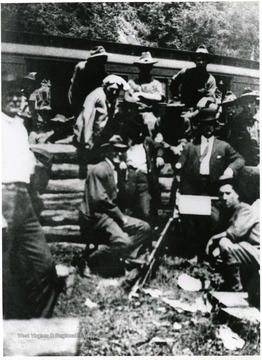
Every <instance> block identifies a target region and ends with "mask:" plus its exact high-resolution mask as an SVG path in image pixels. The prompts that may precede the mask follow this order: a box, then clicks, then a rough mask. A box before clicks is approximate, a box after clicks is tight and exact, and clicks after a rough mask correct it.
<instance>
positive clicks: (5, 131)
mask: <svg viewBox="0 0 262 360" xmlns="http://www.w3.org/2000/svg"><path fill="white" fill-rule="evenodd" d="M2 96H3V101H2V104H3V113H2V165H3V167H2V169H3V176H2V214H3V217H4V219H5V223H6V225H7V229H6V231H5V232H4V236H3V316H4V319H30V318H38V317H51V316H52V312H53V309H54V306H55V303H56V300H57V296H58V293H59V291H60V288H59V285H58V280H57V275H56V270H55V265H54V260H53V258H52V255H51V253H50V250H49V247H48V245H47V243H46V240H45V236H44V233H43V230H42V228H41V225H40V224H39V221H38V219H37V217H36V214H35V212H34V209H33V206H32V202H31V198H30V195H29V192H28V186H29V183H30V177H31V175H32V174H33V172H34V167H35V164H36V163H35V158H34V155H33V153H32V152H31V151H30V148H29V144H28V135H27V131H26V129H25V127H24V125H23V120H22V119H21V118H20V117H19V116H18V115H17V114H18V112H19V111H20V105H21V97H22V94H21V92H19V91H17V87H16V86H15V83H13V84H10V82H8V83H4V82H3V87H2Z"/></svg>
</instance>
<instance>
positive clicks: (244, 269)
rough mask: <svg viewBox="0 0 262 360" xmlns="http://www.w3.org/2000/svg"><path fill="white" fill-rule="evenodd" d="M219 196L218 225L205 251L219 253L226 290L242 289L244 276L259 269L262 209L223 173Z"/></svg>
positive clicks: (252, 273)
mask: <svg viewBox="0 0 262 360" xmlns="http://www.w3.org/2000/svg"><path fill="white" fill-rule="evenodd" d="M218 186H219V196H220V210H221V211H220V218H219V228H220V230H223V231H222V232H220V233H219V234H216V235H214V236H212V237H211V239H210V240H209V242H208V244H207V248H206V254H207V255H208V256H209V258H210V259H211V260H214V258H216V259H217V257H218V256H219V259H220V261H222V265H223V275H224V281H225V283H224V284H223V285H224V286H223V290H225V291H242V290H243V287H244V284H243V282H244V281H243V280H244V277H245V280H246V281H249V282H250V280H251V279H252V278H254V277H255V276H256V277H258V270H259V268H260V239H259V226H260V223H259V211H257V210H258V208H256V207H255V206H254V207H253V205H252V206H250V205H248V204H245V203H243V202H241V201H240V200H239V194H238V190H237V187H236V184H235V182H234V180H233V179H232V178H228V177H225V176H221V177H220V179H219V181H218Z"/></svg>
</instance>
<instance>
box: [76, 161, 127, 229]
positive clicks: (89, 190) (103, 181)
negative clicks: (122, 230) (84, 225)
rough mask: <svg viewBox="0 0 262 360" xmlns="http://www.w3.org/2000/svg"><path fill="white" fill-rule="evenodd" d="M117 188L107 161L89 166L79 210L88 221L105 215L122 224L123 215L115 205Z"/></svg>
mask: <svg viewBox="0 0 262 360" xmlns="http://www.w3.org/2000/svg"><path fill="white" fill-rule="evenodd" d="M116 200H117V187H116V183H115V180H114V172H113V169H112V168H111V166H110V165H109V163H108V162H107V161H105V160H104V161H101V162H100V163H98V164H96V165H89V167H88V175H87V178H86V182H85V193H84V201H83V203H82V204H81V207H80V210H81V212H82V213H83V214H84V215H85V218H86V219H88V218H90V220H92V219H95V218H97V217H98V218H99V217H100V216H103V215H107V216H108V217H110V218H112V219H113V220H115V221H116V222H118V223H120V224H122V223H123V218H124V214H123V213H122V212H121V210H120V209H119V207H118V206H117V205H116Z"/></svg>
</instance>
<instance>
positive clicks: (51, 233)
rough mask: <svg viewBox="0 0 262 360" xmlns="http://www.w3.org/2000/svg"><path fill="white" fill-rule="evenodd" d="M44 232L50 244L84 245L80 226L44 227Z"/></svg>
mask: <svg viewBox="0 0 262 360" xmlns="http://www.w3.org/2000/svg"><path fill="white" fill-rule="evenodd" d="M43 230H44V233H45V236H46V240H47V242H49V243H53V242H59V243H60V242H68V243H83V240H82V238H81V234H80V229H79V226H78V225H60V226H43Z"/></svg>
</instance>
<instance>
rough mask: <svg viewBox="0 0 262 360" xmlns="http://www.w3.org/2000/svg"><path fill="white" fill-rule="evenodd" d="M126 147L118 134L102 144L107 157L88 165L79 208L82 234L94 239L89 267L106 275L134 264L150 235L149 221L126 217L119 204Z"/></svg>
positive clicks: (114, 274) (89, 254)
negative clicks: (121, 166) (119, 190)
mask: <svg viewBox="0 0 262 360" xmlns="http://www.w3.org/2000/svg"><path fill="white" fill-rule="evenodd" d="M126 149H127V146H126V145H124V144H123V143H121V142H119V141H117V139H116V137H114V141H109V142H108V143H106V144H103V145H102V146H101V151H102V152H103V153H104V160H103V161H101V162H99V163H98V164H96V165H89V168H88V175H87V179H86V184H85V193H84V201H83V203H82V204H81V209H80V228H81V234H82V236H83V238H84V240H85V241H87V239H90V238H91V242H92V243H93V244H94V247H95V249H94V250H93V251H92V252H90V251H89V248H88V246H87V251H86V257H88V259H87V261H88V266H89V268H90V269H91V270H92V271H93V272H95V273H98V274H100V275H101V276H105V277H111V276H117V275H119V274H121V272H122V273H123V270H125V269H126V268H127V266H128V265H130V263H134V262H135V261H136V260H137V258H138V257H139V256H140V255H141V254H143V251H144V248H145V246H146V242H147V240H148V239H149V235H150V226H149V224H148V223H147V222H145V221H142V220H138V219H135V218H132V217H129V216H125V215H124V214H123V213H122V211H121V210H120V208H119V207H118V205H117V196H118V186H117V185H118V181H119V176H120V175H119V172H118V171H117V170H118V167H119V164H120V157H121V154H122V153H123V152H124V151H126Z"/></svg>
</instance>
